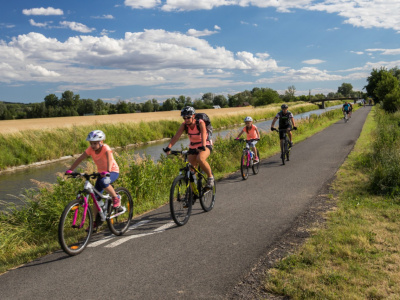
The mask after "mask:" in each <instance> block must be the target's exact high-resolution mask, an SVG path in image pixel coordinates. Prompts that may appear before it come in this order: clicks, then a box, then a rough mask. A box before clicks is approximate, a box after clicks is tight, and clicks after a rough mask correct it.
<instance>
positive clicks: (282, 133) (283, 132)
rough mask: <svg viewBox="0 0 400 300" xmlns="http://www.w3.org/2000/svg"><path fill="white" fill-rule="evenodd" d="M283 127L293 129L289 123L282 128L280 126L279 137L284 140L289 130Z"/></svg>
mask: <svg viewBox="0 0 400 300" xmlns="http://www.w3.org/2000/svg"><path fill="white" fill-rule="evenodd" d="M283 129H292V125H289V126H287V127H284V128H281V127H279V139H280V140H284V139H285V137H286V133H287V131H284V130H283Z"/></svg>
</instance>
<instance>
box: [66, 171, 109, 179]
mask: <svg viewBox="0 0 400 300" xmlns="http://www.w3.org/2000/svg"><path fill="white" fill-rule="evenodd" d="M66 175H68V176H69V177H70V178H79V177H85V178H86V179H90V178H92V179H95V178H98V177H100V176H101V175H100V173H97V172H93V173H92V174H88V173H78V172H73V173H71V174H66ZM106 176H107V177H110V174H107V175H106Z"/></svg>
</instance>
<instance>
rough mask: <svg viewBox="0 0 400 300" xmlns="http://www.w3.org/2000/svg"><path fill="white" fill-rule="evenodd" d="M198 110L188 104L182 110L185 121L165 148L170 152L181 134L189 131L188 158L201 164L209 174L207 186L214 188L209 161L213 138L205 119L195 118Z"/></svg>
mask: <svg viewBox="0 0 400 300" xmlns="http://www.w3.org/2000/svg"><path fill="white" fill-rule="evenodd" d="M195 114H196V111H195V109H194V108H193V107H191V106H186V107H184V108H182V110H181V116H182V118H183V119H184V122H183V123H182V124H181V126H180V127H179V128H178V131H177V132H176V134H175V135H174V136H173V138H172V139H171V141H170V142H169V144H168V146H167V147H166V148H164V149H163V150H164V152H165V153H167V154H169V152H170V151H171V148H172V146H174V145H175V143H176V142H177V141H178V140H179V138H180V136H181V135H182V134H183V133H184V132H187V134H188V135H189V140H190V144H189V151H188V160H189V162H190V163H191V164H192V165H193V166H195V167H197V166H198V165H200V168H201V169H202V170H203V171H204V172H205V173H206V174H207V176H208V180H207V185H206V187H207V188H212V187H213V186H214V177H213V175H212V171H211V167H210V165H209V164H208V162H207V158H208V157H209V156H210V154H211V151H212V140H211V139H209V136H208V132H207V128H206V124H205V122H204V121H203V120H198V124H197V121H196V119H195Z"/></svg>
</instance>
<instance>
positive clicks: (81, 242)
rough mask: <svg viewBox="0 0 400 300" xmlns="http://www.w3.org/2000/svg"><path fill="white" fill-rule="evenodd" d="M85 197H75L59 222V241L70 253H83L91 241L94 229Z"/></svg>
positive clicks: (66, 251)
mask: <svg viewBox="0 0 400 300" xmlns="http://www.w3.org/2000/svg"><path fill="white" fill-rule="evenodd" d="M84 204H85V202H84V200H83V198H82V197H81V198H79V199H75V200H73V201H71V202H70V203H68V205H67V206H66V207H65V209H64V211H63V213H62V215H61V217H60V222H59V224H58V242H59V243H60V246H61V248H62V249H63V250H64V251H65V253H67V254H68V255H71V256H72V255H77V254H79V253H81V252H82V251H83V250H84V249H85V248H86V246H87V245H88V243H89V240H90V236H91V235H92V230H93V220H92V219H93V216H92V210H91V209H90V206H89V207H88V208H87V211H86V216H85V208H84V207H83V205H84Z"/></svg>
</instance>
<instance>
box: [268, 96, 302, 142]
mask: <svg viewBox="0 0 400 300" xmlns="http://www.w3.org/2000/svg"><path fill="white" fill-rule="evenodd" d="M281 108H282V110H281V111H280V112H278V113H277V114H276V116H275V118H274V120H273V121H272V124H271V130H274V125H275V122H276V121H277V120H278V119H279V139H280V140H281V150H283V149H282V148H283V140H284V139H285V136H284V131H282V129H286V130H287V134H288V135H289V147H292V146H293V142H292V132H291V131H290V130H291V129H292V128H293V129H294V130H296V129H297V127H296V124H295V122H294V117H293V114H292V113H291V112H290V111H288V108H289V107H288V106H287V104H282V106H281Z"/></svg>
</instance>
